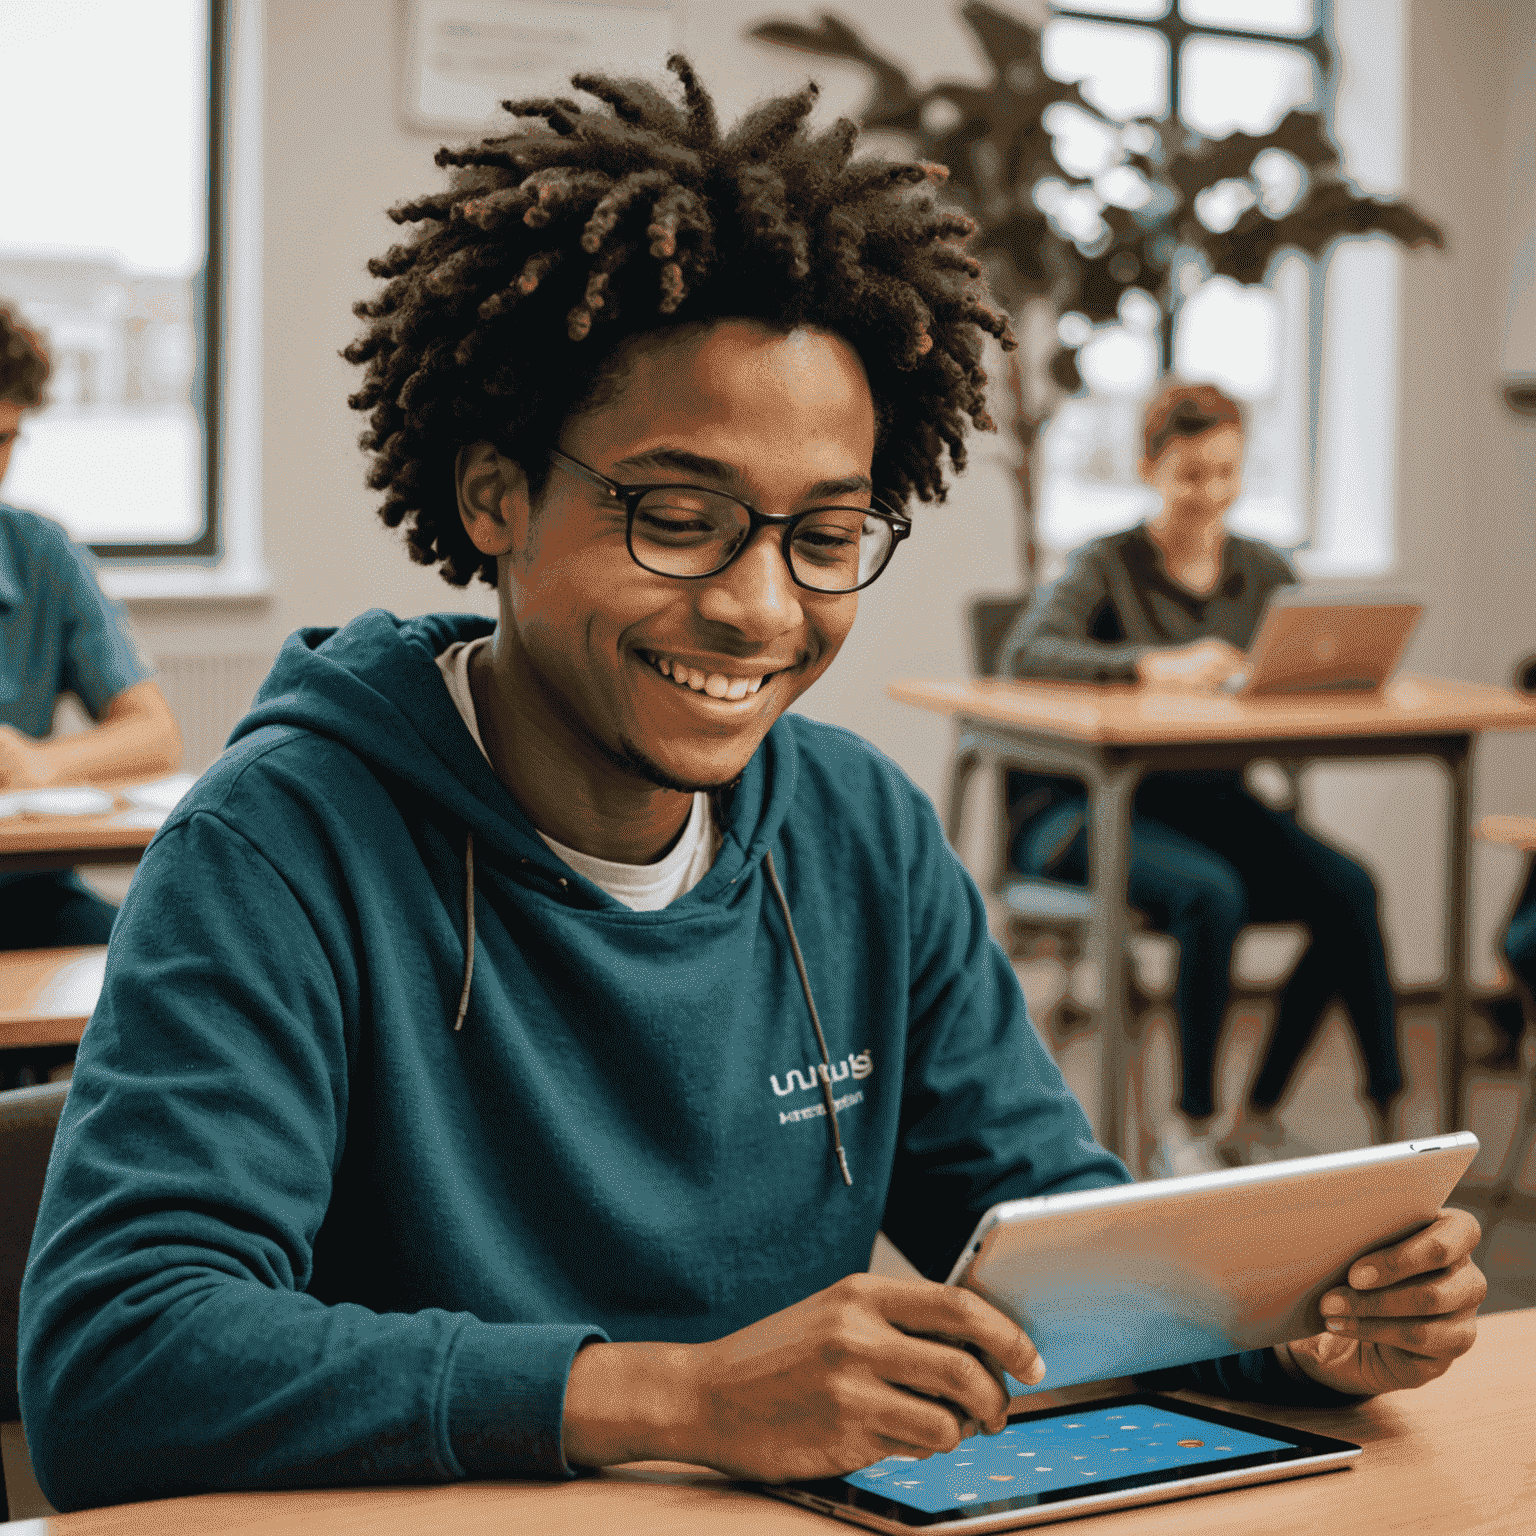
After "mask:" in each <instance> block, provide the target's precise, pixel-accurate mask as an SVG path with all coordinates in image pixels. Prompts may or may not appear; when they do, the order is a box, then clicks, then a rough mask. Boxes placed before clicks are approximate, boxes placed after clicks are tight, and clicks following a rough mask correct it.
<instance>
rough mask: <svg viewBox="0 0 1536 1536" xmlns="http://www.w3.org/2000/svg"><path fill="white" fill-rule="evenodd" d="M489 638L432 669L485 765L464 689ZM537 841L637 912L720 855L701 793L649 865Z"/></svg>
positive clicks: (682, 886) (685, 885) (445, 656)
mask: <svg viewBox="0 0 1536 1536" xmlns="http://www.w3.org/2000/svg"><path fill="white" fill-rule="evenodd" d="M491 638H492V637H491V636H490V635H482V636H481V637H480V638H479V639H478V640H460V641H459V642H458V643H457V644H455V645H450V646H449V647H448V649H447V650H446V651H444V652H443V653H442V654H441V655H440V656H439V657H438V658H437V670H438V671H439V672H441V673H442V674H443V681H444V682H445V683H446V684H447V685H448V696H449V697H450V698H451V699H452V700H453V702H454V704H455V705H456V706H457V708H458V711H459V713H460V714H461V715H462V716H463V717H464V724H465V725H467V726H468V727H469V734H470V735H471V736H473V737H474V738H475V745H476V746H477V747H479V748H480V751H481V753H482V755H483V756H484V757H485V760H486V762H490V760H491V757H490V753H488V752H486V750H485V743H484V742H483V741H481V739H480V722H479V720H478V719H477V718H476V716H475V699H474V695H473V694H472V693H471V692H470V690H469V661H470V657H471V656H472V655H473V654H474V652H475V651H476V650H478V649H479V648H480V647H481V646H482V645H487V644H489V643H490V641H491ZM539 836H540V837H542V838H543V839H544V841H545V842H546V843H548V844H549V846H550V848H551V849H553V850H554V852H555V853H556V854H557V855H558V856H559V857H560V858H561V859H563V860H564V861H565V862H566V863H567V864H568V865H570V867H571V868H572V869H574V870H575V871H576V873H577V874H578V875H581V876H582V877H583V878H584V879H587V880H590V881H591V882H592V884H593V885H595V886H597V887H598V888H599V889H600V890H604V891H607V893H608V894H609V895H610V896H612V897H613V898H614V900H615V901H622V902H623V903H624V905H625V906H626V907H630V908H632V909H633V910H634V911H636V912H659V911H660V910H661V908H663V907H665V906H668V905H670V904H671V903H672V902H674V901H676V900H677V898H678V897H679V896H683V895H686V894H687V893H688V892H689V891H691V890H692V889H693V888H694V886H696V885H697V884H698V883H699V881H700V880H702V879H703V878H704V876H705V875H706V874H707V873H708V871H709V866H710V865H711V864H713V863H714V862H715V855H716V853H718V852H719V851H720V839H719V837H718V836H717V834H716V832H715V826H714V817H713V815H712V814H711V813H710V808H709V796H708V795H706V794H705V793H704V792H703V791H702V790H700V791H698V792H696V793H695V794H694V797H693V809H692V811H690V812H689V815H688V825H687V826H685V827H684V828H683V835H682V836H681V837H680V838H678V840H677V842H676V843H674V844H673V846H672V848H671V851H670V852H668V853H667V854H665V855H664V856H663V857H662V858H660V859H658V860H657V861H656V862H655V863H654V864H616V863H614V862H613V861H612V860H611V859H594V858H593V857H592V856H591V855H590V854H586V853H578V852H577V851H576V850H575V849H574V848H567V847H566V846H565V844H564V843H557V842H556V841H555V840H554V838H552V837H549V836H546V834H544V833H543V832H540V833H539Z"/></svg>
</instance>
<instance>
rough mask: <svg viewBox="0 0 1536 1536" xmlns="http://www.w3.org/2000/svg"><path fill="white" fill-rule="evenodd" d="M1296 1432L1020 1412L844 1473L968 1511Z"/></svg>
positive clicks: (1223, 1456)
mask: <svg viewBox="0 0 1536 1536" xmlns="http://www.w3.org/2000/svg"><path fill="white" fill-rule="evenodd" d="M1295 1443H1296V1442H1295V1441H1294V1440H1279V1439H1274V1438H1272V1437H1270V1436H1268V1435H1259V1434H1253V1433H1250V1432H1249V1431H1247V1430H1242V1429H1229V1428H1227V1427H1226V1426H1224V1425H1221V1424H1213V1423H1212V1422H1210V1421H1209V1420H1208V1419H1197V1418H1195V1417H1193V1416H1192V1415H1190V1414H1186V1413H1178V1412H1175V1411H1173V1410H1172V1408H1170V1407H1161V1406H1158V1407H1147V1406H1140V1407H1117V1408H1099V1409H1094V1410H1093V1411H1091V1412H1082V1413H1075V1414H1066V1415H1056V1414H1052V1415H1049V1416H1044V1417H1041V1418H1037V1419H1030V1418H1023V1419H1019V1420H1016V1421H1015V1422H1013V1423H1010V1424H1009V1425H1008V1427H1007V1428H1006V1429H1004V1430H1003V1432H1002V1433H1001V1434H1000V1435H976V1436H973V1437H972V1438H971V1439H969V1440H966V1441H964V1442H962V1443H961V1445H960V1447H959V1448H958V1449H957V1450H953V1451H949V1452H947V1453H945V1454H944V1455H940V1456H930V1457H929V1458H928V1459H927V1460H926V1461H918V1460H917V1459H916V1458H914V1457H910V1456H887V1457H886V1459H885V1460H884V1461H877V1462H876V1463H875V1464H874V1465H873V1466H872V1467H866V1468H865V1469H864V1470H863V1471H862V1472H851V1473H849V1474H848V1475H847V1476H846V1477H844V1478H843V1479H842V1481H843V1482H845V1483H848V1484H849V1485H850V1486H852V1487H854V1488H863V1489H866V1490H867V1491H868V1492H870V1493H877V1494H879V1495H881V1497H883V1498H887V1499H890V1500H891V1501H892V1502H893V1503H897V1504H905V1505H906V1506H907V1507H908V1508H911V1509H920V1510H923V1511H924V1512H925V1513H928V1514H936V1513H937V1512H938V1511H940V1510H954V1511H956V1513H959V1512H960V1511H962V1510H964V1509H965V1508H966V1506H967V1505H981V1504H992V1503H997V1502H1000V1501H1002V1500H1010V1501H1011V1500H1013V1499H1017V1498H1020V1497H1027V1496H1029V1495H1032V1494H1041V1493H1060V1492H1062V1491H1064V1490H1075V1489H1078V1488H1081V1487H1083V1486H1084V1485H1085V1484H1091V1483H1100V1484H1102V1483H1110V1482H1113V1483H1118V1482H1119V1481H1120V1480H1121V1479H1122V1478H1127V1477H1136V1476H1138V1475H1144V1474H1147V1473H1159V1472H1175V1473H1187V1472H1188V1471H1189V1470H1190V1469H1192V1468H1194V1467H1199V1468H1201V1470H1202V1471H1214V1470H1216V1469H1217V1467H1218V1466H1219V1464H1220V1463H1223V1462H1234V1461H1237V1460H1238V1459H1239V1458H1241V1457H1248V1456H1253V1455H1256V1454H1260V1453H1263V1452H1266V1451H1281V1452H1283V1451H1290V1450H1292V1449H1293V1448H1294V1446H1295Z"/></svg>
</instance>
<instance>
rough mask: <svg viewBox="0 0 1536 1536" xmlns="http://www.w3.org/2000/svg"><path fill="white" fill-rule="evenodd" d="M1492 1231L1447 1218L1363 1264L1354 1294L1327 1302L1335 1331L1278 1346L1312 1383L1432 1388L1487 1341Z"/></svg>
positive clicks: (1342, 1293)
mask: <svg viewBox="0 0 1536 1536" xmlns="http://www.w3.org/2000/svg"><path fill="white" fill-rule="evenodd" d="M1481 1236H1482V1232H1481V1230H1480V1228H1479V1227H1478V1224H1477V1221H1476V1219H1475V1218H1473V1217H1472V1216H1469V1215H1468V1214H1467V1212H1465V1211H1441V1212H1440V1214H1439V1216H1438V1217H1437V1218H1436V1219H1435V1220H1434V1221H1433V1222H1432V1223H1431V1224H1430V1225H1429V1226H1427V1227H1425V1228H1424V1230H1423V1231H1422V1232H1416V1233H1415V1234H1414V1235H1413V1236H1412V1237H1409V1238H1405V1239H1404V1240H1403V1241H1402V1242H1400V1243H1395V1244H1394V1245H1393V1246H1392V1247H1390V1248H1382V1249H1379V1250H1378V1251H1377V1252H1375V1253H1368V1254H1366V1255H1365V1256H1364V1257H1363V1258H1359V1259H1356V1260H1355V1262H1354V1264H1353V1265H1352V1266H1351V1267H1350V1271H1349V1276H1348V1279H1349V1285H1348V1286H1347V1287H1345V1288H1343V1289H1340V1290H1334V1291H1329V1292H1328V1293H1327V1294H1326V1295H1325V1296H1324V1297H1323V1298H1322V1301H1321V1302H1320V1306H1321V1308H1322V1313H1323V1317H1324V1320H1325V1321H1326V1322H1327V1323H1328V1326H1329V1331H1328V1332H1326V1333H1319V1334H1317V1335H1316V1336H1315V1337H1313V1338H1310V1339H1297V1340H1294V1341H1293V1342H1292V1343H1290V1344H1288V1345H1286V1344H1282V1345H1280V1346H1278V1347H1277V1349H1276V1353H1277V1354H1278V1355H1279V1356H1280V1360H1281V1363H1282V1364H1285V1363H1286V1360H1287V1355H1289V1360H1290V1363H1291V1364H1292V1365H1294V1366H1295V1367H1296V1368H1297V1369H1299V1370H1300V1372H1301V1373H1302V1374H1303V1375H1306V1376H1310V1377H1311V1378H1312V1379H1313V1380H1314V1381H1320V1382H1322V1383H1323V1384H1324V1385H1325V1386H1330V1387H1333V1388H1335V1389H1336V1390H1337V1391H1340V1392H1358V1393H1377V1392H1394V1391H1396V1390H1397V1389H1398V1388H1400V1387H1422V1386H1423V1385H1424V1383H1425V1382H1427V1381H1433V1380H1434V1379H1435V1377H1437V1376H1440V1375H1443V1374H1444V1373H1445V1372H1446V1371H1448V1370H1449V1369H1450V1366H1451V1361H1453V1360H1454V1359H1455V1358H1456V1357H1457V1356H1458V1355H1464V1354H1466V1352H1467V1351H1468V1350H1469V1349H1471V1347H1472V1342H1473V1340H1474V1339H1475V1338H1476V1337H1477V1309H1478V1305H1479V1304H1480V1303H1481V1301H1482V1299H1483V1297H1484V1296H1486V1295H1487V1293H1488V1282H1487V1280H1485V1279H1484V1278H1483V1272H1482V1270H1480V1269H1479V1268H1478V1267H1477V1265H1475V1264H1474V1263H1473V1262H1472V1250H1473V1249H1474V1248H1475V1247H1477V1241H1478V1238H1479V1237H1481Z"/></svg>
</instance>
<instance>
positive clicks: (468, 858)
mask: <svg viewBox="0 0 1536 1536" xmlns="http://www.w3.org/2000/svg"><path fill="white" fill-rule="evenodd" d="M474 974H475V834H474V833H473V832H466V833H465V834H464V988H463V990H462V991H461V992H460V993H459V1012H458V1017H457V1018H455V1019H454V1021H453V1027H454V1029H455V1030H459V1029H463V1028H464V1015H465V1014H466V1013H468V1012H469V984H470V982H471V981H472V980H473V979H474Z"/></svg>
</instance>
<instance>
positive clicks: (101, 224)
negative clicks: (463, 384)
mask: <svg viewBox="0 0 1536 1536" xmlns="http://www.w3.org/2000/svg"><path fill="white" fill-rule="evenodd" d="M224 23H225V4H224V0H133V3H132V4H124V3H122V0H7V3H6V7H5V50H6V64H5V74H6V82H5V90H4V92H3V93H0V136H3V139H4V142H5V143H6V144H7V145H8V146H9V150H8V153H7V155H6V157H5V160H4V164H3V169H0V197H3V206H4V207H5V210H6V217H5V221H4V228H3V230H0V298H4V299H5V300H6V301H7V302H9V303H11V304H13V305H14V306H15V307H16V308H17V309H18V311H19V312H20V314H21V317H22V318H23V320H24V321H25V322H26V323H28V324H30V325H32V326H33V327H35V328H36V329H38V330H40V331H41V332H42V333H43V334H44V336H45V338H46V341H47V345H48V350H49V353H50V355H51V358H52V361H53V377H52V379H51V380H50V383H49V387H48V404H47V408H46V409H45V410H42V411H39V412H37V413H36V414H29V415H28V416H27V417H26V418H24V422H23V435H22V442H21V444H20V445H19V446H18V451H17V453H16V455H15V457H14V459H13V460H12V464H11V470H10V474H9V475H8V476H7V479H6V483H5V486H4V488H3V495H4V497H5V500H6V501H8V502H10V503H12V504H15V505H20V506H25V507H28V508H31V509H33V510H36V511H39V512H43V513H46V514H47V515H49V516H52V517H55V518H57V519H58V520H59V521H60V522H62V523H63V524H64V525H65V527H67V528H68V529H69V531H70V533H71V534H72V535H73V537H75V538H76V539H77V540H79V541H80V542H82V543H87V544H89V545H90V546H91V548H92V549H93V550H94V551H95V552H96V553H97V554H98V555H100V556H104V557H107V558H108V559H115V560H150V561H154V560H158V561H161V562H164V561H168V560H176V559H181V560H186V559H188V558H191V559H194V560H198V559H200V560H203V561H211V560H213V559H214V558H215V557H217V555H218V554H219V552H220V549H221V543H222V539H221V534H222V530H221V529H220V526H219V520H218V517H217V515H216V508H217V507H218V506H219V504H220V497H219V487H218V484H217V480H218V469H219V464H220V451H219V450H220V443H219V436H220V432H219V425H220V421H221V413H220V409H219V401H218V399H217V386H218V381H219V378H220V372H221V370H220V367H219V366H218V362H217V360H218V358H219V356H220V346H219V343H220V338H219V335H218V330H219V326H218V318H219V316H220V314H221V310H222V306H221V302H220V297H221V295H220V281H219V279H220V273H219V266H220V254H221V251H222V248H223V247H222V243H221V238H220V222H221V221H220V215H221V200H222V198H221V192H222V186H223V177H222V173H221V167H220V158H219V154H218V152H217V147H218V145H219V144H220V142H221V138H220V124H221V117H222V92H223V87H224V67H223V58H222V53H223V47H222V43H223V37H224Z"/></svg>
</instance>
